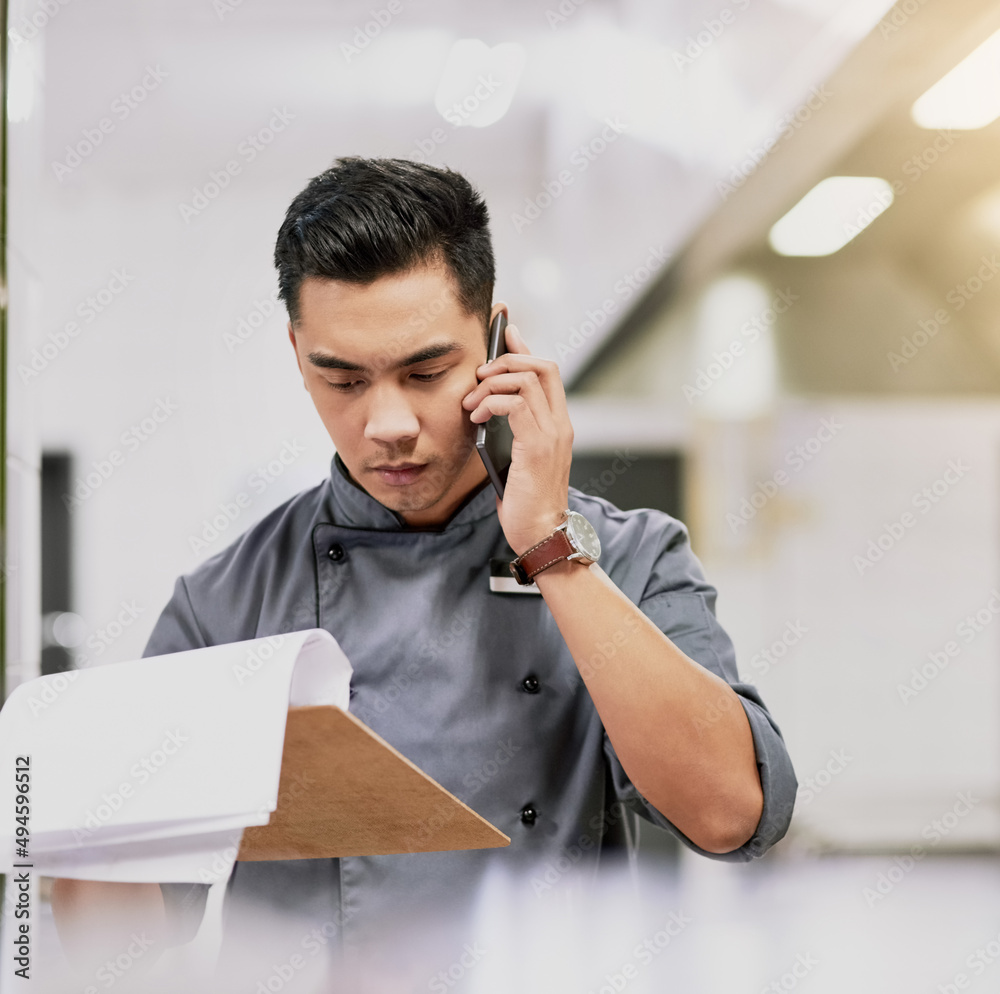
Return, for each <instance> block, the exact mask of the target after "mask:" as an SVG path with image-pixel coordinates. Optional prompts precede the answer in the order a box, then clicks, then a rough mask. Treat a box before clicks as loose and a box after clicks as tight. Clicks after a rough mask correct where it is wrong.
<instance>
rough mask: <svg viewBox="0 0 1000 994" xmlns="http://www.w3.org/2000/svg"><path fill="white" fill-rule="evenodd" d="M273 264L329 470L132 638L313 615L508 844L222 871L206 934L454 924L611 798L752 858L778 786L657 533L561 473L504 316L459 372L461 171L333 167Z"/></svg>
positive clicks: (481, 273)
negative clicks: (495, 418)
mask: <svg viewBox="0 0 1000 994" xmlns="http://www.w3.org/2000/svg"><path fill="white" fill-rule="evenodd" d="M275 262H276V265H277V268H278V276H279V286H280V292H281V296H282V298H283V300H284V301H285V304H286V306H287V308H288V313H289V318H290V320H289V325H288V337H289V342H290V344H291V346H292V348H293V350H294V352H295V359H296V362H297V364H298V369H299V371H300V373H301V375H302V378H303V382H304V385H305V388H306V390H308V391H309V394H310V395H311V397H312V400H313V402H314V404H315V406H316V410H317V412H318V414H319V417H320V418H321V420H322V421H323V424H324V425H325V427H326V429H327V431H328V432H329V434H330V438H331V440H332V442H333V444H334V447H335V449H336V455H335V456H334V457H333V461H332V464H331V472H330V476H329V478H327V479H325V480H324V481H323V482H322V483H320V484H319V485H317V486H316V487H314V488H312V489H310V490H307V491H304V492H303V493H300V494H298V495H297V496H296V497H294V498H293V499H291V500H289V501H288V502H286V503H285V504H283V505H282V506H281V507H279V508H277V509H276V510H274V511H273V512H272V513H271V514H269V515H268V516H267V517H266V518H265V519H264V520H263V521H261V522H260V523H259V524H257V525H255V526H254V527H252V528H251V529H250V530H249V531H248V532H246V533H245V534H244V535H243V536H242V537H241V538H240V539H238V540H237V541H236V542H235V543H233V544H232V545H231V546H229V547H228V548H227V549H225V550H224V551H222V552H220V553H219V554H218V555H216V556H214V557H213V558H212V559H210V560H208V561H207V562H205V563H204V564H202V565H201V566H199V567H198V568H197V569H195V570H194V571H192V572H191V573H189V574H186V575H185V576H182V577H180V578H179V579H178V580H177V583H176V586H175V590H174V595H173V598H172V599H171V601H170V602H169V604H168V605H167V607H166V608H165V609H164V611H163V613H162V615H161V617H160V619H159V621H158V622H157V624H156V627H155V628H154V630H153V633H152V635H151V637H150V640H149V643H148V645H147V647H146V650H145V653H144V655H147V656H149V655H160V654H163V653H171V652H178V651H181V650H184V649H190V648H196V647H199V646H205V645H214V644H219V643H225V642H235V641H240V640H244V639H251V638H257V637H262V636H265V635H271V634H277V633H282V632H289V631H296V630H300V629H303V628H309V627H322V628H325V629H327V630H328V631H329V632H331V633H332V634H333V635H334V636H335V637H336V639H337V640H338V642H339V643H340V645H341V646H342V647H343V649H344V651H345V652H346V654H347V656H348V658H349V659H350V660H351V663H352V665H353V667H354V676H353V680H352V690H351V693H352V697H351V710H352V712H354V713H355V714H356V715H358V716H359V717H360V718H361V719H362V720H363V721H365V722H366V724H368V725H369V726H370V727H371V728H372V729H373V730H374V731H376V732H377V733H378V734H379V735H381V736H382V737H383V738H385V739H386V740H387V741H388V742H390V743H391V744H392V745H393V746H395V747H396V748H397V749H398V750H399V751H400V752H402V753H403V755H405V756H406V757H407V758H409V759H410V760H412V761H413V762H414V763H416V764H417V765H418V766H419V767H421V768H422V769H423V770H425V771H426V772H427V773H428V774H429V775H431V776H433V777H434V778H435V779H436V780H438V781H439V782H440V783H441V784H442V785H443V786H444V787H446V788H447V789H448V790H450V791H452V792H453V793H454V794H456V795H457V796H458V797H459V798H460V799H462V800H464V801H466V802H467V803H468V804H470V806H472V807H473V808H474V809H475V810H476V811H478V812H479V813H480V814H482V815H483V817H485V818H487V819H488V820H489V821H491V822H492V823H493V824H494V825H496V826H497V827H498V828H500V830H501V831H503V832H505V833H506V834H507V835H509V836H510V837H511V844H510V846H509V848H506V849H497V850H477V851H470V852H457V853H450V852H449V853H414V854H403V855H397V856H377V857H364V858H362V857H351V858H344V859H340V860H291V861H282V862H274V863H266V862H265V863H237V864H236V866H235V868H234V872H233V875H232V877H231V879H230V882H229V884H228V891H227V907H228V908H229V909H231V914H230V915H229V926H228V927H231V928H233V929H235V928H236V925H235V924H233V923H235V922H236V921H237V917H236V916H237V910H236V909H238V908H249V907H252V906H254V905H258V906H260V907H270V908H285V909H286V910H287V912H288V914H289V916H292V917H294V918H295V920H296V922H297V923H298V924H297V926H296V928H297V931H296V930H295V929H293V930H291V931H290V932H289V933H288V936H287V937H286V939H284V940H282V941H286V942H287V943H289V944H294V942H295V936H296V935H303V934H308V933H307V932H306V933H304V932H303V931H302V927H301V926H302V923H312V925H313V927H315V928H318V929H320V931H321V932H322V934H323V935H324V936H327V937H334V936H335V937H336V938H335V941H337V942H339V943H341V944H342V945H343V946H344V947H345V948H356V947H357V946H358V945H359V944H360V943H361V942H362V941H363V939H364V937H365V935H366V934H374V933H375V932H377V931H382V930H385V929H386V928H390V927H392V923H394V922H400V921H403V920H412V918H413V917H414V916H419V915H422V914H426V913H427V911H428V910H431V911H434V910H440V909H445V908H447V909H449V910H450V911H451V912H453V913H454V914H456V915H457V916H458V917H459V918H460V917H461V915H462V914H463V913H465V910H467V909H468V908H469V907H470V906H471V902H472V901H473V899H474V896H475V894H476V892H477V889H478V888H479V887H480V885H481V883H482V881H483V879H484V875H485V874H486V872H487V870H488V869H489V868H490V867H495V866H503V867H506V868H509V869H520V870H524V871H529V870H530V869H531V868H532V867H538V866H541V865H543V864H544V863H545V862H546V860H551V859H553V858H557V857H560V856H563V855H564V854H566V853H569V852H572V853H573V854H574V860H578V861H579V862H580V863H581V864H584V863H593V861H595V860H596V858H597V855H598V853H599V851H600V848H601V840H602V834H603V828H604V826H605V825H606V817H607V811H608V809H609V806H610V805H611V804H613V803H614V802H615V801H620V802H622V803H624V804H625V805H627V807H628V808H629V809H630V810H632V811H635V812H638V813H639V814H641V815H643V816H644V817H645V818H647V819H648V820H650V821H652V822H653V823H654V824H657V825H659V826H662V827H666V828H669V829H670V830H672V831H673V832H674V833H675V834H677V835H678V836H679V837H680V838H681V839H682V840H683V841H684V843H685V844H687V845H688V846H690V847H691V848H692V849H695V850H696V851H698V852H701V853H702V854H704V855H709V856H712V857H715V858H721V859H728V860H749V859H751V858H753V857H754V856H759V855H762V854H763V853H764V852H765V851H766V849H767V848H769V846H770V845H772V844H773V843H774V842H775V841H777V840H778V839H780V838H781V837H782V836H783V835H784V833H785V830H786V828H787V826H788V822H789V819H790V817H791V811H792V805H793V801H794V796H795V789H796V781H795V776H794V773H793V771H792V766H791V763H790V761H789V758H788V755H787V752H786V750H785V747H784V744H783V742H782V739H781V736H780V733H779V731H778V729H777V727H776V725H775V724H774V722H773V721H772V720H771V718H770V716H769V714H768V712H767V711H766V709H765V708H764V706H763V703H762V702H761V700H760V698H759V696H758V695H757V693H756V691H755V690H754V689H753V688H752V687H750V686H748V685H746V684H740V683H738V682H737V673H736V666H735V661H734V654H733V647H732V643H731V642H730V640H729V638H728V637H727V636H726V634H725V632H724V631H723V630H722V628H721V627H720V626H719V624H718V622H717V621H716V619H715V615H714V601H715V591H714V589H713V588H712V587H711V586H710V585H709V584H708V583H707V582H706V581H705V579H704V577H703V575H702V572H701V567H700V565H699V563H698V561H697V559H696V558H695V557H694V555H693V554H692V552H691V550H690V547H689V545H688V540H687V532H686V529H685V527H684V525H683V524H681V522H679V521H677V520H675V519H673V518H671V517H669V516H668V515H666V514H663V513H661V512H658V511H651V510H638V511H628V512H623V511H620V510H618V509H617V508H615V507H613V506H612V505H611V504H609V503H608V502H607V501H604V500H602V499H600V498H597V497H591V496H588V495H585V494H583V493H581V492H579V491H577V490H573V489H569V486H568V481H569V469H570V461H571V456H572V451H571V450H572V441H573V429H572V426H571V424H570V420H569V417H568V414H567V407H566V399H565V394H564V391H563V387H562V383H561V381H560V377H559V371H558V368H557V367H556V365H555V364H554V363H552V362H549V361H546V360H543V359H539V358H537V357H535V356H533V355H532V354H531V353H530V351H529V349H528V346H527V344H526V343H525V340H524V338H523V337H522V335H521V333H520V332H519V330H518V329H517V328H516V326H514V325H513V324H511V325H508V327H507V345H508V347H509V350H510V351H509V353H508V354H506V355H502V356H501V357H499V358H498V359H496V360H495V361H493V362H492V363H490V364H488V365H487V364H486V339H487V333H488V328H489V324H490V321H491V319H492V318H493V317H494V316H495V315H496V314H497V313H498V312H499V311H500V310H501V309H504V305H503V304H500V303H493V284H494V261H493V253H492V248H491V243H490V236H489V230H488V214H487V210H486V207H485V205H484V203H483V202H482V200H481V198H480V197H479V196H478V195H477V194H476V193H475V191H474V190H473V189H472V187H471V186H470V185H469V184H468V182H467V181H466V180H465V179H464V178H463V177H461V176H460V175H458V174H457V173H454V172H451V171H448V170H443V169H438V168H434V167H431V166H426V165H418V164H415V163H413V162H409V161H406V160H399V159H374V160H365V159H359V158H344V159H340V160H338V162H337V163H336V164H335V165H334V166H333V168H331V169H329V170H328V171H327V172H325V173H323V174H322V175H320V176H318V177H316V178H315V179H314V180H312V181H311V182H310V183H309V185H308V186H307V187H306V189H305V190H304V191H303V192H302V193H301V194H299V196H298V197H296V198H295V200H294V201H293V202H292V204H291V206H290V208H289V210H288V213H287V216H286V218H285V221H284V223H283V225H282V227H281V230H280V232H279V234H278V240H277V246H276V249H275ZM491 415H507V416H508V417H509V423H510V427H511V429H512V431H513V434H514V444H513V455H512V462H511V467H510V472H509V476H508V479H507V484H506V491H505V495H504V499H503V501H502V503H501V502H500V501H499V500H498V499H497V497H496V495H495V491H494V489H493V487H492V485H491V484H490V482H489V480H488V478H487V474H486V470H485V468H484V466H483V464H482V462H481V460H480V458H479V456H478V454H477V452H476V450H475V447H474V438H475V431H476V426H477V425H478V424H481V423H483V422H484V421H486V420H487V419H488V418H489V417H490V416H491ZM568 511H569V512H572V514H570V515H567V512H568ZM581 515H582V518H581V517H580V516H581ZM567 536H568V537H569V541H567ZM595 537H596V539H599V546H600V550H599V553H598V550H597V544H596V543H595V542H594V538H595ZM574 551H582V552H583V553H585V555H584V556H583V557H582V558H579V557H575V558H572V559H570V558H567V557H568V556H569V555H570V554H571V553H573V552H574ZM595 559H596V560H597V561H596V562H592V561H593V560H595ZM492 560H502V561H504V562H511V561H515V560H517V561H518V563H519V564H520V565H521V566H522V573H521V579H524V578H525V577H526V575H527V574H533V581H534V587H527V586H526V587H525V588H524V589H526V590H529V589H530V590H532V591H533V593H532V594H529V595H527V596H524V595H512V594H507V593H495V592H493V591H491V589H490V573H491V568H490V567H491V561H492ZM149 886H150V887H152V886H153V885H149ZM205 891H206V888H205V887H203V886H198V885H194V886H190V885H169V886H167V885H164V886H163V887H162V894H163V898H164V900H165V902H166V908H167V912H168V918H170V920H172V921H175V922H182V921H186V922H187V925H186V926H185V927H184V928H181V929H180V930H179V931H177V932H176V933H175V938H177V939H180V938H183V937H185V936H189V935H191V934H193V929H194V928H195V927H196V926H197V924H198V921H199V920H200V917H201V908H202V907H203V902H204V894H205ZM146 898H147V899H148V901H149V903H148V904H147V905H146V907H147V909H149V908H153V910H155V908H154V907H153V906H154V905H156V904H157V902H158V900H159V895H157V894H153V893H151V892H150V891H149V890H148V888H147V890H146ZM64 899H65V900H67V901H69V898H68V897H66V896H65V895H64ZM81 900H82V898H81ZM189 912H190V914H188V913H189Z"/></svg>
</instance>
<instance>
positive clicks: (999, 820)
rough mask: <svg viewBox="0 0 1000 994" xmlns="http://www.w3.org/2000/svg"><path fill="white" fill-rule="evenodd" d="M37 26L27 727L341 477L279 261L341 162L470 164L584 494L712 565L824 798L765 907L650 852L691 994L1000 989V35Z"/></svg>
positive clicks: (922, 5)
mask: <svg viewBox="0 0 1000 994" xmlns="http://www.w3.org/2000/svg"><path fill="white" fill-rule="evenodd" d="M6 16H7V31H6V46H7V47H6V63H5V65H6V74H5V80H6V136H5V137H6V246H5V247H6V267H7V268H6V271H7V280H6V287H7V288H8V289H7V290H6V292H5V296H4V300H3V303H4V305H5V318H6V322H7V323H6V349H5V356H6V394H5V398H6V399H5V405H4V412H5V413H4V416H5V419H6V420H5V433H4V434H5V444H6V454H5V459H4V472H5V474H6V475H5V499H4V502H3V503H4V514H5V516H6V518H5V530H4V537H5V545H6V548H5V559H4V564H3V576H4V579H5V581H6V582H5V598H4V610H5V618H4V624H5V628H4V636H3V645H4V649H5V680H6V693H9V692H10V691H11V690H12V689H13V688H14V687H16V686H17V685H18V683H20V682H22V681H24V680H27V679H30V678H32V677H33V676H36V675H38V674H39V673H42V672H45V673H51V672H56V671H59V670H62V669H68V668H71V667H85V666H89V665H97V664H100V663H105V662H112V661H119V660H128V659H134V658H137V657H138V656H140V655H141V653H142V649H143V647H144V645H145V642H146V639H147V637H148V635H149V632H150V630H151V629H152V626H153V624H154V622H155V621H156V618H157V616H158V614H159V612H160V610H161V609H162V607H163V606H164V604H165V603H166V601H167V599H168V597H169V594H170V592H171V589H172V585H173V582H174V579H175V577H176V576H177V575H178V574H180V573H182V572H186V571H189V570H191V569H193V568H194V567H195V566H197V565H198V563H199V562H201V561H203V560H204V559H205V558H207V557H208V556H210V555H213V554H214V553H216V552H218V551H220V550H221V549H223V548H224V547H225V546H226V545H228V544H229V543H230V542H231V541H233V540H234V539H235V538H236V537H237V536H238V535H239V534H241V533H242V532H243V531H244V530H245V529H246V528H247V527H249V526H250V525H252V524H253V523H254V522H255V521H257V520H259V519H260V518H261V517H263V516H264V515H265V514H266V513H267V512H268V511H270V510H271V509H273V508H274V507H276V506H277V505H278V504H280V503H282V502H283V501H285V500H287V499H288V498H289V497H291V496H292V495H293V494H295V493H297V492H298V491H300V490H302V489H304V488H306V487H311V486H313V485H314V484H315V483H317V482H318V481H320V480H322V479H323V478H324V477H325V476H326V475H327V474H328V473H329V470H330V459H331V456H332V449H331V444H330V440H329V437H328V436H327V434H326V432H325V431H324V429H323V427H322V424H321V423H320V421H319V419H318V417H317V416H316V414H315V411H314V409H313V407H312V405H311V402H310V400H309V397H308V395H307V394H306V393H305V391H304V390H303V389H302V385H301V378H300V377H299V375H298V372H297V369H296V366H295V363H294V360H293V357H292V355H291V354H290V348H289V345H288V344H287V339H286V335H285V322H286V316H285V313H284V309H283V307H281V306H280V305H278V304H276V303H275V287H276V281H275V277H274V271H273V269H272V264H271V253H272V250H273V244H274V237H275V234H276V232H277V228H278V226H279V224H280V221H281V218H282V217H283V215H284V211H285V209H286V207H287V204H288V202H289V201H290V200H291V198H292V197H293V196H294V195H295V193H297V192H298V191H299V190H300V189H301V188H302V186H303V185H304V184H305V183H306V181H307V180H308V179H309V178H310V177H312V176H314V175H316V174H317V173H319V172H321V171H322V170H323V169H325V168H326V167H327V166H328V165H330V164H331V162H332V161H333V159H334V158H335V157H337V156H340V155H350V154H358V155H365V156H374V155H380V156H401V157H409V158H413V159H416V160H420V161H425V162H429V163H434V164H439V165H447V166H450V167H452V168H455V169H457V170H459V171H461V172H462V173H464V174H465V175H466V176H467V177H468V178H469V179H470V180H471V181H472V182H473V184H474V185H475V186H476V187H477V188H478V189H479V190H480V191H481V192H482V193H483V194H484V196H485V198H486V200H487V203H488V204H489V206H490V211H491V217H492V225H493V237H494V246H495V250H496V254H497V265H498V283H497V288H496V297H497V299H502V300H505V301H507V302H508V304H509V307H510V313H511V319H512V321H514V322H515V323H516V324H517V325H518V326H519V328H520V329H521V330H522V333H523V334H524V335H525V337H526V339H527V341H528V342H529V344H530V346H531V347H532V349H533V351H534V352H535V353H536V354H539V355H542V356H545V357H548V358H551V359H554V360H556V361H557V362H558V363H559V365H560V368H561V371H562V375H563V378H564V381H565V383H566V385H567V389H568V392H569V396H570V405H571V414H572V417H573V422H574V427H575V431H576V456H575V462H574V478H573V483H574V485H576V486H578V487H580V488H581V489H584V490H587V491H588V492H590V493H596V494H599V495H601V496H605V497H607V498H608V499H610V500H612V501H613V502H615V503H617V504H618V505H619V506H622V507H637V506H654V507H660V508H662V509H663V510H666V511H668V512H669V513H671V514H674V515H676V516H678V517H680V518H681V519H682V520H684V521H685V522H686V523H687V524H688V525H689V527H690V529H691V534H692V542H693V546H694V550H695V552H696V553H697V554H698V556H699V557H700V559H701V560H702V563H703V564H704V567H705V571H706V574H707V575H708V577H709V579H710V580H711V581H712V582H713V583H714V584H715V585H716V587H717V588H718V591H719V599H718V605H717V613H718V616H719V618H720V620H721V621H722V623H723V625H724V626H725V628H726V629H727V631H728V632H729V633H730V634H731V635H732V637H733V639H734V642H735V643H736V647H737V654H738V659H739V663H740V668H741V675H742V676H743V677H744V678H745V679H746V680H748V681H750V682H752V683H754V684H756V685H757V686H758V688H759V689H760V691H761V693H762V695H763V697H764V700H765V702H766V704H767V705H768V707H769V708H770V710H771V711H772V713H773V715H774V716H775V718H776V720H777V722H778V724H779V725H780V727H781V729H782V731H783V734H784V736H785V739H786V742H787V744H788V747H789V750H790V752H791V755H792V758H793V761H794V763H795V766H796V770H797V772H798V776H799V780H800V784H801V788H800V794H799V798H798V803H797V809H796V814H795V819H794V822H793V825H792V828H791V830H790V832H789V834H788V837H787V838H786V839H785V840H783V841H782V842H781V843H779V844H778V845H777V846H776V847H775V848H774V849H773V850H772V851H771V853H770V854H769V855H768V856H767V857H766V858H765V859H764V860H763V861H760V862H758V863H755V864H754V865H751V866H731V865H728V864H721V863H717V862H712V861H708V860H705V859H702V858H699V857H695V856H691V855H690V854H688V853H685V852H678V851H677V849H676V848H675V847H673V846H672V845H671V843H670V840H669V838H667V837H666V836H661V834H660V833H658V832H656V831H655V830H654V829H653V828H652V827H651V826H649V825H643V826H642V830H641V841H640V863H639V866H640V870H641V867H642V866H643V865H649V866H657V867H661V866H662V865H664V864H667V865H669V866H671V867H673V874H674V875H673V877H672V879H673V880H674V881H675V886H676V893H675V894H673V895H672V896H671V899H670V900H671V902H672V903H671V904H670V906H671V907H672V908H676V907H680V906H681V905H683V906H685V907H690V908H696V909H698V914H697V915H696V916H695V922H694V924H693V925H692V926H691V927H690V928H689V929H688V930H687V931H686V932H685V933H684V934H683V935H681V936H679V937H678V938H677V939H676V940H675V946H674V948H677V947H682V946H683V944H684V943H685V942H687V944H688V945H687V946H686V947H684V948H686V950H687V952H681V953H678V956H679V957H680V958H681V959H683V957H685V956H688V957H690V962H691V963H694V964H695V967H694V968H692V973H691V977H692V978H694V979H689V981H687V986H685V987H683V988H680V987H679V988H678V989H685V990H699V991H700V990H704V991H712V992H715V991H719V992H727V994H729V992H742V991H746V992H750V994H752V992H757V991H761V990H764V989H767V990H771V989H774V990H791V989H792V988H793V987H799V988H801V989H802V990H803V991H815V992H826V991H831V992H832V991H835V990H836V991H839V990H841V989H843V987H844V986H845V985H846V984H848V983H849V984H851V987H852V989H854V990H856V991H872V992H875V991H878V992H883V994H884V992H889V991H901V992H903V991H906V992H911V991H913V992H916V991H939V990H940V991H952V990H965V989H967V988H970V987H976V989H982V990H986V989H989V988H992V989H996V986H997V984H998V983H1000V962H996V963H995V962H994V961H997V960H1000V886H998V884H1000V864H998V861H997V858H996V857H997V852H998V846H1000V748H998V746H1000V742H998V738H1000V667H998V665H997V664H998V647H1000V624H995V623H994V622H995V621H996V619H997V618H998V616H1000V575H998V574H1000V569H998V566H1000V562H998V556H1000V534H998V514H997V509H998V497H1000V493H998V488H1000V444H998V443H1000V403H998V391H1000V279H996V280H995V279H994V277H996V276H998V275H1000V124H998V122H997V118H998V117H1000V7H998V6H997V5H996V3H994V2H990V0H902V2H900V3H897V4H896V5H895V6H890V5H889V4H887V3H886V2H885V0H729V2H728V3H724V2H720V0H710V2H700V0H674V2H670V3H657V2H652V0H548V2H546V0H540V2H538V3H526V2H519V3H508V4H504V5H503V6H502V7H501V6H500V5H498V4H497V5H470V4H462V3H458V2H446V0H440V2H431V0H424V2H421V0H366V2H364V3H357V2H341V3H337V4H333V3H319V2H316V0H286V2H284V3H281V4H278V3H274V2H266V0H172V2H169V3H168V2H166V0H149V2H146V3H144V4H130V3H126V2H124V0H23V2H22V0H11V2H10V3H9V5H8V6H7V11H6ZM239 495H243V497H244V498H245V499H244V500H238V498H239ZM650 872H652V871H650ZM42 897H44V894H43V895H42ZM216 905H217V902H216ZM213 907H215V910H216V911H217V907H216V906H215V905H213ZM215 922H216V920H215V919H214V918H211V916H210V918H209V919H208V920H207V921H206V925H205V926H203V933H204V934H203V935H199V938H198V940H196V942H195V944H194V946H193V948H196V949H199V950H203V952H200V953H197V954H196V953H193V952H191V951H190V950H188V953H187V955H192V956H194V955H204V956H206V957H207V956H210V950H211V942H212V940H213V935H212V930H213V928H214V927H215ZM4 926H5V927H7V926H9V921H8V920H7V916H5V921H4ZM50 939H52V936H51V934H50ZM640 939H641V936H636V937H635V941H639V940H640ZM52 941H53V942H54V939H52ZM623 941H624V942H626V946H627V941H626V940H623ZM199 944H200V945H199ZM8 946H9V943H8V942H7V941H5V940H4V941H3V947H2V948H3V950H4V952H3V957H7V955H8ZM720 951H725V953H726V955H725V956H720ZM52 955H53V956H55V955H57V951H53V952H52ZM678 962H680V960H678ZM806 963H808V966H805V965H803V964H806ZM0 968H2V970H3V980H2V981H0V984H3V983H6V982H7V978H8V977H9V976H10V975H11V974H10V970H9V969H8V966H7V965H6V964H5V963H4V964H0ZM991 974H992V975H991ZM598 979H599V978H598ZM768 985H772V986H768ZM774 985H776V986H774ZM598 986H599V984H598V983H597V982H595V983H594V989H595V990H597V989H598Z"/></svg>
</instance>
